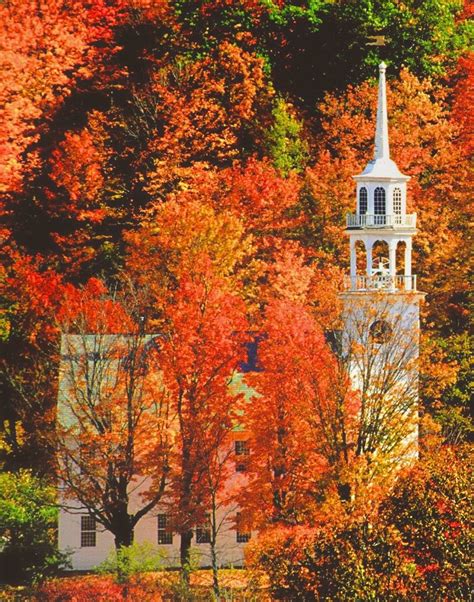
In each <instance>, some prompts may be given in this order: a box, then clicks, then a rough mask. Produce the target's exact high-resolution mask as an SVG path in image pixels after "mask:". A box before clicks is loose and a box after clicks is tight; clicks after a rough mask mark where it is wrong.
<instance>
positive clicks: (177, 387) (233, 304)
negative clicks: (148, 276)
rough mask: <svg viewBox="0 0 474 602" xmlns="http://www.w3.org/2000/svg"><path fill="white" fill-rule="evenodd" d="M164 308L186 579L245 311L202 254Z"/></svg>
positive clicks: (164, 356) (173, 484)
mask: <svg viewBox="0 0 474 602" xmlns="http://www.w3.org/2000/svg"><path fill="white" fill-rule="evenodd" d="M197 268H199V269H197ZM165 312H166V313H165V315H166V323H167V327H166V329H165V330H164V331H163V334H164V337H163V343H162V345H161V348H160V352H159V358H158V367H159V369H160V370H161V371H162V373H163V383H164V386H165V387H166V389H167V391H168V392H169V395H170V405H171V413H172V415H173V416H175V420H174V423H173V426H174V428H175V430H176V448H175V449H174V450H173V455H172V458H171V460H170V465H171V473H170V490H169V494H168V495H170V496H171V497H170V500H171V503H170V512H171V514H172V515H173V517H174V528H175V529H176V530H177V531H178V533H180V536H181V546H180V558H181V567H182V571H183V577H184V580H185V581H187V579H188V578H189V561H190V547H191V541H192V537H193V526H194V525H196V524H197V525H200V524H203V523H204V522H205V514H206V508H208V507H209V503H210V495H209V493H210V492H209V483H208V482H207V481H206V478H205V477H206V474H208V470H209V468H210V464H211V461H212V459H213V458H214V455H215V453H216V451H217V450H219V449H220V448H221V446H222V445H223V443H224V441H225V439H227V437H228V434H229V432H230V431H231V430H232V428H233V426H234V421H235V420H236V419H237V409H238V396H236V395H235V394H233V393H232V391H231V390H230V388H229V385H230V382H231V379H232V376H233V374H234V372H235V370H236V369H237V366H238V362H239V361H240V360H241V358H242V338H241V337H242V335H241V334H239V333H244V332H245V330H246V328H245V310H244V307H243V305H242V302H241V300H240V299H239V298H238V297H236V295H235V294H232V293H230V292H228V291H226V290H225V288H224V287H222V286H221V284H220V279H219V278H218V277H217V276H216V275H215V274H214V273H213V270H212V267H211V264H210V261H209V259H208V258H206V256H204V257H201V258H200V260H199V261H198V262H197V263H196V267H195V269H194V270H193V272H191V273H189V274H188V275H187V276H186V277H183V278H182V279H180V282H179V285H178V288H177V291H176V296H175V299H174V302H172V303H170V304H169V305H167V306H166V308H165Z"/></svg>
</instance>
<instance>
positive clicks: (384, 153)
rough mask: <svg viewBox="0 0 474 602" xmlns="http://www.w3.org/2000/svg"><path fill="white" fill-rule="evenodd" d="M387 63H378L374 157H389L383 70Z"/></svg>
mask: <svg viewBox="0 0 474 602" xmlns="http://www.w3.org/2000/svg"><path fill="white" fill-rule="evenodd" d="M386 69H387V65H386V64H385V63H380V65H379V98H378V104H377V127H376V129H375V153H374V159H375V160H377V159H389V158H390V148H389V143H388V117H387V91H386V89H385V70H386Z"/></svg>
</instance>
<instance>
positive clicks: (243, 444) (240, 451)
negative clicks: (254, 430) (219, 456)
mask: <svg viewBox="0 0 474 602" xmlns="http://www.w3.org/2000/svg"><path fill="white" fill-rule="evenodd" d="M234 445H235V447H234V450H235V455H236V460H235V471H236V472H245V471H246V470H247V462H246V459H247V456H248V455H249V453H250V449H249V446H248V443H247V441H235V443H234Z"/></svg>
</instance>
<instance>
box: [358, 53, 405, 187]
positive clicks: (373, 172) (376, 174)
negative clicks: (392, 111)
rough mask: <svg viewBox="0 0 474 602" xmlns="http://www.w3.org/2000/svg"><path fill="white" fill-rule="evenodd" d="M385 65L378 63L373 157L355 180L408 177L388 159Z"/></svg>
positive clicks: (402, 178)
mask: <svg viewBox="0 0 474 602" xmlns="http://www.w3.org/2000/svg"><path fill="white" fill-rule="evenodd" d="M386 69H387V65H386V64H385V63H380V65H379V73H380V76H379V97H378V104H377V124H376V127H375V151H374V158H373V159H372V160H371V161H369V162H368V164H367V166H366V168H365V169H364V171H363V172H362V173H361V174H359V175H357V176H354V178H355V179H356V180H364V179H367V178H370V179H372V180H393V179H397V180H401V181H405V182H406V181H407V180H409V179H410V178H409V177H408V176H405V175H403V174H402V173H401V172H400V170H399V169H398V167H397V165H396V164H395V162H394V161H392V159H390V147H389V143H388V117H387V91H386V85H385V70H386Z"/></svg>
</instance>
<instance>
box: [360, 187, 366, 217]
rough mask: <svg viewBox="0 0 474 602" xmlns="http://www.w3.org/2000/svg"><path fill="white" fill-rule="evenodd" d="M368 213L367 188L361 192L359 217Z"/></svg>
mask: <svg viewBox="0 0 474 602" xmlns="http://www.w3.org/2000/svg"><path fill="white" fill-rule="evenodd" d="M366 213H367V188H361V189H360V190H359V215H365V214H366Z"/></svg>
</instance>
